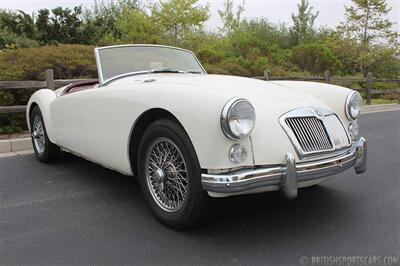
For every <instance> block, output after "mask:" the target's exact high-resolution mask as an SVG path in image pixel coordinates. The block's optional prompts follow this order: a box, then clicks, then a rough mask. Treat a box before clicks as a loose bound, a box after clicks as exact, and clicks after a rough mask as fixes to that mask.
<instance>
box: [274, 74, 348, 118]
mask: <svg viewBox="0 0 400 266" xmlns="http://www.w3.org/2000/svg"><path fill="white" fill-rule="evenodd" d="M273 83H275V84H278V85H281V86H284V87H287V88H291V89H293V90H297V91H299V90H300V91H302V92H305V93H307V94H309V95H311V96H313V97H315V98H317V99H318V100H320V101H321V102H323V103H324V104H326V105H327V106H329V107H330V108H331V109H332V110H333V111H335V113H336V114H337V115H339V117H340V119H341V120H342V121H343V122H344V121H346V122H347V121H348V119H347V117H346V113H345V112H346V111H345V103H346V98H347V96H348V95H349V93H350V92H351V91H352V90H351V89H348V88H345V87H341V86H337V85H333V84H326V83H319V82H307V81H273Z"/></svg>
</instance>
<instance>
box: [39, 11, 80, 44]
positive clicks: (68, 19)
mask: <svg viewBox="0 0 400 266" xmlns="http://www.w3.org/2000/svg"><path fill="white" fill-rule="evenodd" d="M51 12H52V15H50V11H49V10H47V9H41V10H39V11H38V13H39V14H38V18H37V21H36V28H37V32H38V38H39V41H41V42H42V43H44V44H47V43H52V42H59V43H82V42H83V40H85V37H87V36H83V34H82V27H83V23H84V22H83V18H82V7H80V6H76V7H74V8H73V9H72V10H71V9H69V8H62V7H56V8H54V9H52V10H51ZM83 43H84V42H83Z"/></svg>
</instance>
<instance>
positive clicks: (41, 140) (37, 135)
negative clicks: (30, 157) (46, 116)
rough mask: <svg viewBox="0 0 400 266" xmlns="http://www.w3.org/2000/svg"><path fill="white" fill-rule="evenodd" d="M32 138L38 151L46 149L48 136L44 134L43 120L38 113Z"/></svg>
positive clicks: (34, 121)
mask: <svg viewBox="0 0 400 266" xmlns="http://www.w3.org/2000/svg"><path fill="white" fill-rule="evenodd" d="M32 138H33V143H34V144H35V148H36V150H37V152H38V153H40V154H42V153H43V152H44V149H45V145H46V138H45V134H44V127H43V121H42V119H40V117H39V116H38V115H37V116H35V118H34V120H33V130H32Z"/></svg>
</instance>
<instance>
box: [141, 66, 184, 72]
mask: <svg viewBox="0 0 400 266" xmlns="http://www.w3.org/2000/svg"><path fill="white" fill-rule="evenodd" d="M149 73H184V71H180V70H177V69H172V68H168V67H161V68H156V69H151V70H149Z"/></svg>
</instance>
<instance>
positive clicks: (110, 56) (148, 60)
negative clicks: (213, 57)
mask: <svg viewBox="0 0 400 266" xmlns="http://www.w3.org/2000/svg"><path fill="white" fill-rule="evenodd" d="M96 61H97V67H98V71H99V79H100V84H102V85H104V84H105V83H107V82H109V81H111V80H113V79H115V78H118V77H120V76H121V75H122V76H123V75H128V74H134V73H138V74H140V73H150V72H153V73H162V72H178V71H179V72H190V73H199V74H204V73H205V71H204V69H203V67H202V66H201V65H200V63H199V61H198V60H197V59H196V57H195V56H194V54H193V53H192V52H190V51H186V50H182V49H179V48H173V47H167V46H149V45H147V46H146V45H142V46H138V45H130V46H110V47H101V48H96ZM179 72H178V73H179Z"/></svg>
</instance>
